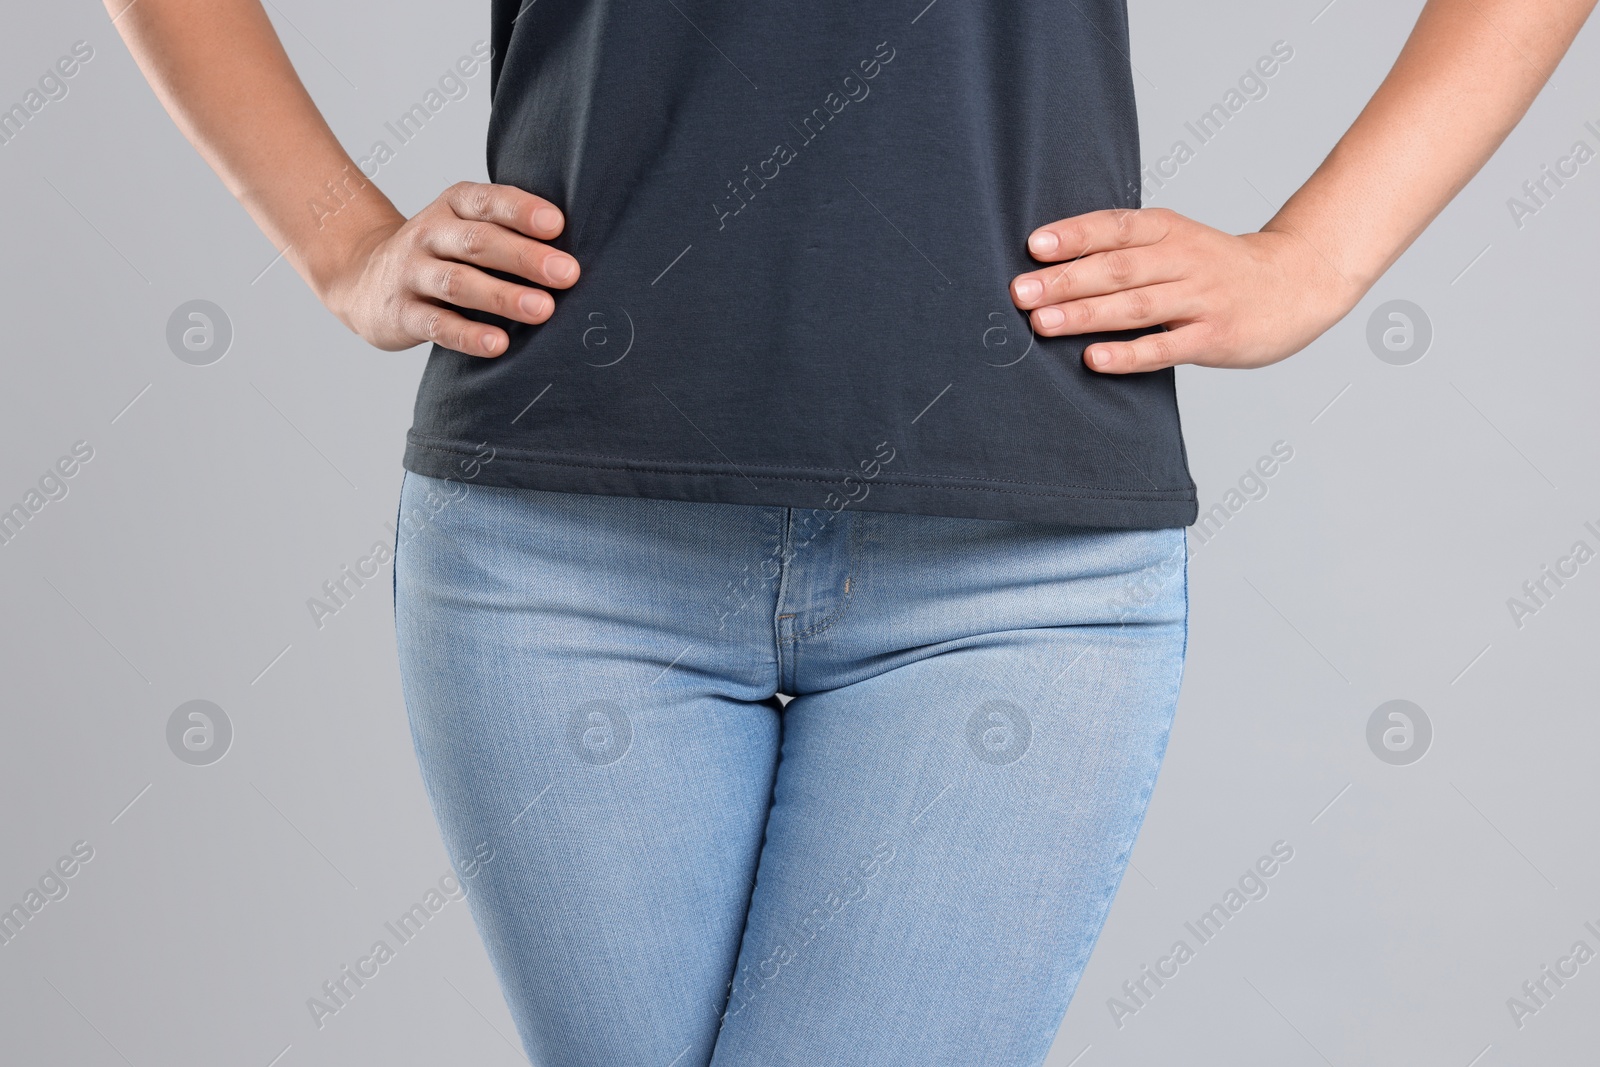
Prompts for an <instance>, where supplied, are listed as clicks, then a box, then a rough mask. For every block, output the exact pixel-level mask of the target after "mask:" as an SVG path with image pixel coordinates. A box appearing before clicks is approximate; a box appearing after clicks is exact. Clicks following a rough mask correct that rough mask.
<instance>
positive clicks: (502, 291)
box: [411, 259, 556, 324]
mask: <svg viewBox="0 0 1600 1067" xmlns="http://www.w3.org/2000/svg"><path fill="white" fill-rule="evenodd" d="M411 287H412V290H413V291H414V292H415V293H417V294H418V295H419V296H426V297H432V298H433V299H435V300H442V301H444V302H445V303H446V304H454V305H455V306H456V307H464V308H476V309H477V310H479V311H490V312H493V313H494V314H496V315H499V316H501V317H502V318H507V319H515V320H517V321H518V322H527V323H534V324H537V323H541V322H543V321H545V320H546V319H548V318H549V317H550V313H551V312H552V311H554V310H555V307H556V302H555V298H554V297H552V296H551V295H550V294H549V293H547V292H545V291H544V290H543V289H531V288H529V287H528V286H526V285H516V284H514V283H512V282H505V281H501V280H500V279H499V278H495V277H491V276H490V275H487V274H485V273H484V272H483V271H481V270H478V269H477V268H476V267H472V266H469V265H467V264H465V263H455V262H452V261H450V260H442V259H433V260H424V261H422V263H421V264H420V265H419V266H418V268H417V269H416V270H415V276H414V277H413V278H412V280H411Z"/></svg>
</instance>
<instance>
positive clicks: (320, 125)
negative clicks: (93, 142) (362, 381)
mask: <svg viewBox="0 0 1600 1067" xmlns="http://www.w3.org/2000/svg"><path fill="white" fill-rule="evenodd" d="M105 4H106V9H107V11H109V12H110V13H111V15H112V19H113V22H114V23H115V25H116V26H117V28H118V30H119V31H120V32H121V33H122V37H123V40H125V41H126V42H127V45H128V48H129V50H130V51H131V52H132V53H133V57H134V59H135V60H136V61H137V62H138V64H139V68H140V69H141V70H142V71H143V72H144V75H145V78H146V79H147V80H148V81H149V82H150V84H151V86H152V87H153V88H154V89H155V91H156V95H157V97H159V98H160V100H161V103H162V105H163V106H165V107H166V109H167V111H168V113H169V114H171V115H172V118H173V121H175V122H176V123H177V124H178V128H179V129H180V130H182V131H183V134H184V136H186V137H187V138H188V139H189V141H190V142H191V143H192V144H193V145H194V146H195V148H196V149H198V150H199V152H200V154H201V156H203V157H204V158H205V161H206V162H207V163H209V164H210V165H211V167H212V169H213V170H215V171H216V172H217V174H218V175H220V176H221V178H222V180H223V182H224V183H226V184H227V186H228V189H229V191H230V192H232V193H233V195H234V196H236V197H237V198H238V199H239V202H240V203H241V204H243V205H244V207H245V210H247V211H248V212H249V213H250V216H251V218H253V219H255V221H256V225H258V226H260V227H261V230H262V232H263V233H265V234H266V235H267V238H268V239H269V240H271V241H272V243H273V245H274V246H275V247H278V248H284V249H286V251H285V256H286V258H287V259H288V260H289V262H290V263H291V264H293V266H294V268H295V269H296V270H297V271H299V272H300V276H301V277H302V278H304V279H305V280H306V283H307V284H308V285H310V286H311V289H312V291H313V292H315V293H316V294H317V297H318V298H319V299H321V300H322V302H323V303H324V304H326V305H327V306H328V307H329V309H330V310H332V311H333V312H334V313H335V314H336V315H338V316H339V318H340V319H342V320H343V321H344V323H345V324H346V325H347V326H349V327H350V328H351V329H352V330H355V331H356V332H357V333H359V334H360V335H361V336H362V337H364V338H366V339H367V340H368V341H369V342H371V343H372V344H374V345H376V346H378V347H379V348H384V349H388V350H391V351H393V350H397V349H402V348H410V347H411V346H413V345H415V344H418V343H419V342H422V341H435V340H436V341H440V342H441V343H443V344H445V345H447V346H448V347H450V348H454V349H456V350H458V351H462V352H468V353H471V354H474V355H484V356H492V355H498V354H499V353H501V352H504V351H505V349H506V344H507V340H508V339H507V337H506V334H505V331H504V330H501V329H499V328H498V327H494V326H490V325H486V324H483V323H478V322H474V321H472V320H469V319H467V318H466V317H465V316H463V315H460V314H458V313H456V312H455V311H452V310H450V308H449V306H447V305H455V306H457V307H470V308H476V309H478V310H482V311H489V312H493V313H494V314H497V315H501V316H503V317H505V318H509V319H514V320H517V321H520V322H529V323H536V322H543V321H544V320H545V319H547V318H549V317H550V313H551V311H552V310H553V309H554V306H555V303H554V300H553V299H552V298H551V296H550V294H549V293H547V292H545V291H543V290H541V289H535V288H532V287H530V286H521V285H514V284H511V283H509V282H505V281H502V280H500V279H498V278H495V277H494V276H493V275H490V274H488V273H486V272H485V271H483V270H479V269H477V268H479V267H486V268H492V269H496V270H502V271H506V272H508V273H512V274H515V275H517V276H518V277H522V278H527V279H529V280H531V281H534V282H537V283H538V284H540V285H544V286H549V287H552V288H560V289H564V288H567V287H568V286H570V285H572V283H573V282H575V281H577V278H578V264H577V261H576V260H574V259H573V258H572V257H571V256H569V255H567V254H566V253H565V252H560V251H557V250H556V249H554V248H551V247H550V246H549V245H547V244H544V243H543V242H541V241H539V240H535V239H534V238H543V239H545V240H549V239H551V238H554V237H555V236H557V235H558V234H559V233H560V232H561V229H562V226H563V225H564V222H565V220H564V218H563V217H562V214H561V212H560V211H559V210H558V209H557V208H556V207H555V205H553V204H550V203H549V202H548V201H545V200H542V199H540V198H539V197H537V196H534V195H532V194H530V193H528V192H525V191H523V190H520V189H515V188H512V187H509V186H503V185H484V184H478V183H471V182H462V183H459V184H457V185H454V186H451V188H450V189H448V190H446V191H445V193H444V194H443V195H442V196H441V197H440V198H439V199H438V200H436V201H434V203H432V204H430V205H429V206H428V207H426V208H424V209H423V210H422V211H421V212H419V213H418V214H417V215H416V216H414V217H413V218H411V219H410V220H407V219H406V217H405V216H404V215H402V214H401V213H400V212H399V211H398V210H396V208H395V206H394V205H393V204H392V203H390V202H389V199H388V197H386V196H384V195H383V193H382V192H380V191H379V190H378V188H377V187H376V186H375V185H373V184H372V183H371V181H370V180H369V179H367V178H366V177H365V176H364V175H363V174H362V173H361V171H360V170H359V169H358V168H357V167H356V165H355V163H354V162H353V161H352V160H351V158H350V156H349V155H348V154H347V153H346V152H345V150H344V149H343V148H342V147H340V145H339V142H338V140H337V139H335V137H334V136H333V131H331V130H330V129H329V128H328V124H327V122H326V121H324V120H323V117H322V114H321V112H319V111H318V110H317V106H316V104H314V103H313V102H312V100H311V97H310V95H309V94H308V93H307V92H306V90H305V87H304V86H303V85H302V84H301V82H300V79H299V77H298V76H297V75H296V74H295V72H294V67H293V66H291V65H290V63H289V58H288V56H287V55H286V54H285V53H284V51H283V46H282V44H281V43H280V42H279V40H278V36H277V34H276V32H274V30H273V28H272V23H271V22H270V21H269V20H268V19H267V16H266V13H265V12H264V11H263V10H262V7H261V3H260V0H131V2H130V0H105ZM330 183H331V185H332V188H333V191H334V192H335V193H337V194H338V195H337V198H334V197H332V196H331V195H330V191H329V184H330ZM319 203H320V204H321V205H323V206H322V207H321V208H320V209H319V208H317V207H314V206H313V205H315V204H319ZM329 203H338V204H340V205H341V206H339V208H338V209H337V210H333V211H330V210H328V208H327V207H326V205H327V204H329Z"/></svg>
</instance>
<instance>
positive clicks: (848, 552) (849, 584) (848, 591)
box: [789, 514, 859, 642]
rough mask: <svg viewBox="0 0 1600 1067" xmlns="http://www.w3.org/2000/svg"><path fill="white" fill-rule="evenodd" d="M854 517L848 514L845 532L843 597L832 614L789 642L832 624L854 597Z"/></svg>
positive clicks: (813, 634) (808, 635) (819, 631)
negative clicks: (848, 526)
mask: <svg viewBox="0 0 1600 1067" xmlns="http://www.w3.org/2000/svg"><path fill="white" fill-rule="evenodd" d="M856 518H857V515H854V514H853V515H851V516H850V518H849V520H848V521H849V523H850V531H849V532H848V533H847V534H845V576H844V584H845V594H844V599H843V600H841V601H840V602H839V607H838V608H837V609H836V610H835V611H834V613H833V614H832V615H829V616H828V617H827V618H826V619H823V620H822V621H820V622H818V623H816V624H814V625H813V626H812V627H811V628H810V629H809V630H805V631H803V632H801V633H797V634H794V635H792V636H790V638H789V640H790V641H791V642H798V641H799V640H800V639H801V638H802V637H814V636H815V635H817V634H820V633H821V632H822V631H824V630H826V629H827V628H828V627H830V626H832V625H833V624H834V623H836V622H838V621H839V617H840V616H842V615H843V614H844V613H845V609H847V608H848V607H849V606H850V601H851V600H852V599H854V597H855V592H854V589H855V582H854V581H853V579H854V578H855V570H856V528H857V526H858V525H859V523H857V522H856Z"/></svg>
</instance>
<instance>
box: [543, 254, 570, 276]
mask: <svg viewBox="0 0 1600 1067" xmlns="http://www.w3.org/2000/svg"><path fill="white" fill-rule="evenodd" d="M576 267H577V264H576V263H574V262H573V260H572V257H571V256H565V255H561V254H560V253H557V254H556V255H553V256H547V257H545V261H544V272H545V273H546V274H548V275H550V277H551V278H553V279H555V280H556V281H558V282H564V281H566V280H567V279H568V278H570V277H572V272H573V270H574V268H576Z"/></svg>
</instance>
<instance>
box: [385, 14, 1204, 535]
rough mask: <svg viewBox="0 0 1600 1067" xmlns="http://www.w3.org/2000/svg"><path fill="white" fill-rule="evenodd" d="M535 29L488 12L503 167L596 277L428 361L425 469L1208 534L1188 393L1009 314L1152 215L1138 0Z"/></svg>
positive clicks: (519, 481) (500, 173)
mask: <svg viewBox="0 0 1600 1067" xmlns="http://www.w3.org/2000/svg"><path fill="white" fill-rule="evenodd" d="M517 8H518V3H517V0H493V38H492V44H493V48H494V59H493V64H492V70H491V79H492V82H491V85H492V89H491V91H492V94H493V95H492V101H493V103H492V109H493V110H492V116H491V120H490V125H489V144H488V155H489V174H490V178H491V180H492V181H495V182H499V183H503V184H508V185H515V186H518V187H520V188H523V189H527V190H530V191H532V192H534V193H537V194H538V195H540V196H542V197H545V198H547V199H549V200H550V201H552V202H553V203H555V204H556V205H557V206H559V207H560V208H561V209H562V210H563V211H564V212H565V213H566V217H567V228H566V232H565V233H564V234H562V236H561V237H560V238H559V239H558V240H557V241H555V242H554V243H555V244H556V245H557V246H558V247H561V248H563V249H565V250H567V251H569V252H571V253H572V254H573V255H574V256H575V257H576V258H577V259H578V261H579V263H580V264H581V265H582V270H583V274H582V277H581V279H580V280H579V282H578V283H577V285H575V286H574V287H573V288H572V289H570V290H568V291H566V292H561V293H557V294H556V311H555V314H554V315H553V316H552V317H551V319H550V320H549V321H548V322H546V323H544V324H542V325H539V326H527V325H522V324H517V323H512V322H508V321H506V320H503V319H498V318H496V317H494V316H490V315H484V314H478V313H474V317H476V318H479V319H481V320H483V321H493V322H496V323H498V324H499V325H501V326H504V327H506V328H507V329H508V330H509V333H510V335H511V346H510V348H509V350H508V351H507V352H506V354H504V355H502V356H500V357H499V358H497V359H481V358H477V357H473V356H467V355H463V354H461V353H458V352H454V351H451V350H448V349H445V348H442V347H437V346H436V347H435V348H434V350H433V352H432V353H431V355H430V357H429V359H428V363H427V368H426V370H425V372H424V375H423V379H422V384H421V388H420V390H419V392H418V395H417V403H416V413H415V421H414V424H413V427H412V429H411V432H410V435H409V437H408V443H407V448H406V453H405V465H406V467H407V468H408V469H410V470H412V471H415V472H417V473H420V474H427V475H432V476H434V477H454V478H457V479H461V480H466V479H469V478H470V479H471V480H474V481H476V482H477V483H479V484H488V485H500V486H516V487H525V488H534V489H549V490H558V491H564V492H579V493H602V494H622V495H632V496H646V497H662V498H668V499H678V500H696V501H720V502H725V503H735V504H763V505H786V506H790V507H804V508H819V509H821V508H827V509H833V510H837V509H839V508H841V507H856V508H865V509H869V510H881V511H900V512H915V513H924V514H935V515H952V516H964V517H974V518H994V519H1027V520H1045V521H1054V522H1063V523H1073V524H1079V525H1090V526H1112V527H1132V528H1140V527H1143V528H1153V527H1163V526H1182V525H1188V524H1190V523H1192V522H1193V521H1194V519H1195V514H1196V510H1197V508H1196V502H1195V492H1194V483H1193V481H1192V480H1191V479H1190V477H1189V472H1188V468H1187V459H1186V455H1185V451H1184V446H1183V439H1182V434H1181V430H1180V427H1179V420H1178V409H1177V402H1176V396H1175V392H1174V383H1173V372H1172V371H1171V370H1162V371H1156V372H1152V373H1148V374H1139V375H1129V376H1111V375H1106V376H1102V375H1097V374H1095V373H1094V372H1092V371H1090V370H1088V369H1086V368H1085V367H1084V366H1083V362H1082V351H1083V348H1084V346H1085V345H1086V344H1087V343H1089V342H1090V341H1092V340H1095V339H1100V338H1104V337H1105V336H1107V335H1096V336H1092V337H1077V338H1039V337H1035V336H1034V335H1033V333H1032V331H1031V330H1030V329H1029V326H1028V320H1027V318H1026V316H1025V315H1024V314H1023V313H1022V312H1020V311H1018V310H1016V308H1015V307H1014V306H1013V305H1012V303H1011V300H1010V297H1009V295H1008V285H1009V284H1010V281H1011V279H1012V278H1013V277H1014V276H1016V275H1017V274H1019V273H1022V272H1024V271H1028V270H1033V269H1037V268H1038V267H1039V266H1040V264H1038V263H1037V262H1035V261H1034V260H1032V259H1031V258H1030V257H1029V256H1028V254H1027V250H1026V244H1025V242H1026V239H1027V236H1028V234H1029V233H1030V232H1031V231H1032V230H1033V229H1034V228H1036V227H1037V226H1040V225H1042V224H1044V223H1047V222H1051V221H1054V220H1056V219H1059V218H1063V217H1065V216H1069V215H1075V214H1079V213H1082V212H1085V211H1091V210H1095V209H1099V208H1110V207H1132V206H1137V204H1138V203H1139V200H1138V196H1139V146H1138V136H1137V120H1136V117H1135V112H1134V96H1133V84H1132V78H1131V74H1130V65H1129V60H1128V56H1127V52H1128V33H1127V14H1126V10H1125V9H1124V7H1123V4H1122V3H1121V2H1119V0H1075V2H1074V3H1068V4H1063V3H1060V2H1058V0H934V2H933V3H931V4H930V3H928V0H893V2H889V3H878V4H871V3H863V2H861V0H810V2H807V3H799V4H797V3H792V2H789V0H785V2H782V3H779V2H775V0H539V2H537V3H529V4H528V5H527V7H526V9H525V10H523V11H522V12H521V14H520V15H519V14H518V13H517ZM1140 332H1148V331H1140ZM1136 335H1137V332H1134V333H1127V334H1118V335H1113V336H1119V337H1131V336H1136ZM490 455H492V459H490V460H488V462H484V457H485V456H490Z"/></svg>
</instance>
